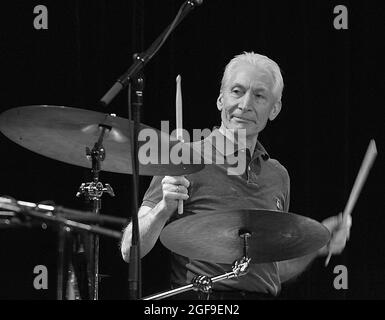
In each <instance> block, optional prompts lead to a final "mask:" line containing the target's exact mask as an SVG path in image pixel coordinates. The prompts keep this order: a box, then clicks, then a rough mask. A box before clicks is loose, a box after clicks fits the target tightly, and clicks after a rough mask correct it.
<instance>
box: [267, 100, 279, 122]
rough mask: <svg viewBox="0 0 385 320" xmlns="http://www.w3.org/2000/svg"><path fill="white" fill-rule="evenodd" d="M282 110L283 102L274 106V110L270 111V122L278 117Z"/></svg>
mask: <svg viewBox="0 0 385 320" xmlns="http://www.w3.org/2000/svg"><path fill="white" fill-rule="evenodd" d="M281 108H282V102H281V100H279V101H277V102H276V103H275V104H274V106H273V108H272V109H271V111H270V115H269V119H270V121H273V120H274V119H275V118H276V117H277V116H278V114H279V112H280V111H281Z"/></svg>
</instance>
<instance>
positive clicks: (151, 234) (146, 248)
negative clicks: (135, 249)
mask: <svg viewBox="0 0 385 320" xmlns="http://www.w3.org/2000/svg"><path fill="white" fill-rule="evenodd" d="M171 214H172V212H169V211H168V210H167V209H166V208H165V206H164V205H163V202H162V201H161V202H159V203H158V204H157V205H156V206H155V207H154V208H153V209H149V210H148V211H146V212H144V211H143V208H141V210H139V214H138V220H139V234H140V255H141V257H144V256H145V255H146V254H147V253H148V252H150V250H151V249H152V248H153V247H154V245H155V243H156V241H157V240H158V238H159V235H160V233H161V231H162V229H163V227H164V225H165V224H166V222H167V220H168V219H169V217H170V216H171ZM131 243H132V223H130V224H129V225H128V226H127V228H126V229H125V231H124V235H123V239H122V247H121V252H122V256H123V259H124V260H125V261H126V262H129V260H130V256H129V254H130V248H131Z"/></svg>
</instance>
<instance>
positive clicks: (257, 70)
mask: <svg viewBox="0 0 385 320" xmlns="http://www.w3.org/2000/svg"><path fill="white" fill-rule="evenodd" d="M236 84H240V85H243V86H245V87H252V88H253V89H264V90H266V91H270V92H271V91H272V90H273V85H274V80H273V77H272V75H271V73H270V71H269V70H267V69H266V68H264V67H261V66H255V65H252V64H250V63H248V62H241V63H238V64H237V65H235V66H233V67H232V68H231V69H230V70H229V76H228V80H227V83H226V84H225V86H226V87H229V86H233V85H236Z"/></svg>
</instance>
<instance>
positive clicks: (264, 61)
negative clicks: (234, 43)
mask: <svg viewBox="0 0 385 320" xmlns="http://www.w3.org/2000/svg"><path fill="white" fill-rule="evenodd" d="M242 62H247V63H250V64H251V65H253V66H256V67H260V68H263V69H265V70H267V71H268V72H269V73H270V74H271V76H272V78H273V90H272V91H273V94H274V95H275V96H276V97H277V99H278V101H280V100H281V98H282V91H283V78H282V74H281V70H280V68H279V66H278V64H277V63H276V62H275V61H273V60H271V59H270V58H268V57H266V56H264V55H261V54H258V53H254V52H244V53H242V54H239V55H237V56H235V57H234V58H233V59H232V60H231V61H230V62H229V63H228V64H227V66H226V68H225V72H224V73H223V78H222V83H221V92H222V91H223V89H224V87H225V85H226V84H227V82H228V80H229V78H230V76H231V72H232V70H233V69H234V67H236V66H237V65H238V64H240V63H242Z"/></svg>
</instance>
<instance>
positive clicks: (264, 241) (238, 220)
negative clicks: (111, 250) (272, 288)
mask: <svg viewBox="0 0 385 320" xmlns="http://www.w3.org/2000/svg"><path fill="white" fill-rule="evenodd" d="M160 240H161V242H162V243H163V245H164V246H165V247H167V248H168V249H169V250H171V251H173V252H175V253H177V254H179V255H182V256H185V257H188V258H190V259H195V260H202V261H208V262H213V263H224V264H230V263H232V262H231V261H235V262H234V263H233V264H232V271H231V272H228V273H225V274H222V275H218V276H215V277H213V278H207V277H204V276H201V275H197V276H196V277H194V278H193V280H192V283H191V284H189V285H186V286H182V287H180V288H176V289H173V290H169V291H165V292H162V293H159V294H155V295H151V296H148V297H146V298H144V299H143V300H158V299H164V298H167V297H170V296H173V295H176V294H179V293H182V292H185V291H189V290H196V291H200V292H203V293H208V294H209V293H210V290H211V289H212V284H214V283H216V282H219V281H224V280H227V279H232V278H234V277H239V276H243V275H245V274H247V272H248V269H249V266H250V262H251V261H253V263H268V262H275V261H282V260H289V259H293V258H297V257H300V256H304V255H307V254H309V253H312V252H315V251H316V250H318V249H320V248H322V247H323V246H325V245H326V244H327V243H328V242H329V240H330V233H329V231H328V229H327V228H326V227H325V226H323V225H322V224H321V223H319V222H317V221H315V220H312V219H310V218H307V217H304V216H300V215H297V214H293V213H283V212H281V211H274V210H259V209H234V210H231V211H218V212H213V213H210V214H205V213H199V212H197V213H196V214H192V215H188V216H186V217H183V218H180V219H177V220H175V221H173V222H172V223H170V224H168V225H167V226H166V227H165V228H164V229H163V231H162V232H161V234H160ZM237 256H238V257H239V256H241V257H242V258H240V259H236V257H237Z"/></svg>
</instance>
